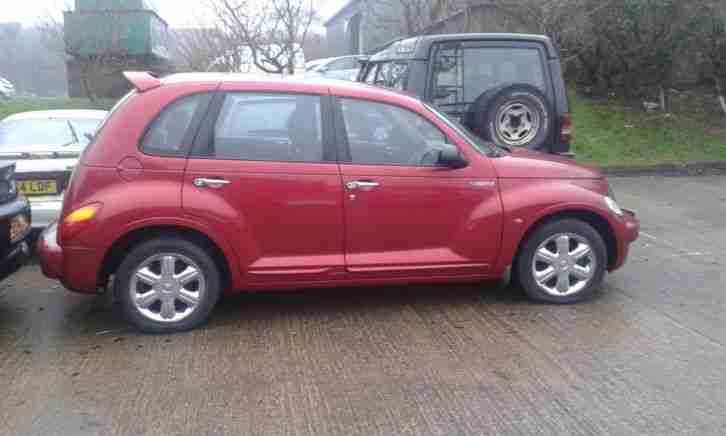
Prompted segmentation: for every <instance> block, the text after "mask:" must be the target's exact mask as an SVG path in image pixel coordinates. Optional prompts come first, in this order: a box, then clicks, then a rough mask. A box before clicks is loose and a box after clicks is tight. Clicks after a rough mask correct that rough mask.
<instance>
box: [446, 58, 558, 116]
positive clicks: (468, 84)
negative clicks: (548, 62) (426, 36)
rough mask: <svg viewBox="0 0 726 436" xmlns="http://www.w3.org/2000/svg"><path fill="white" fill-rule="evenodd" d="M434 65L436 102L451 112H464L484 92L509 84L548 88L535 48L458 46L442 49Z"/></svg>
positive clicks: (544, 90) (544, 89) (543, 89)
mask: <svg viewBox="0 0 726 436" xmlns="http://www.w3.org/2000/svg"><path fill="white" fill-rule="evenodd" d="M434 65H435V67H434V77H433V80H434V82H433V83H434V103H436V105H437V106H440V107H442V108H444V109H445V110H446V111H447V112H449V113H457V114H458V113H463V112H464V111H466V109H467V108H468V105H470V104H471V103H473V102H474V100H476V99H477V98H478V97H479V96H480V95H481V94H483V93H484V92H486V91H488V90H490V89H492V88H495V87H497V86H499V85H503V84H505V83H526V84H529V85H533V86H536V87H537V88H539V89H541V90H542V91H543V92H546V91H547V89H546V87H545V75H544V69H543V66H542V61H541V57H540V52H539V50H537V49H535V48H499V47H462V46H460V45H455V46H452V47H450V48H449V47H446V48H444V49H442V50H439V52H438V53H437V57H436V61H435V63H434Z"/></svg>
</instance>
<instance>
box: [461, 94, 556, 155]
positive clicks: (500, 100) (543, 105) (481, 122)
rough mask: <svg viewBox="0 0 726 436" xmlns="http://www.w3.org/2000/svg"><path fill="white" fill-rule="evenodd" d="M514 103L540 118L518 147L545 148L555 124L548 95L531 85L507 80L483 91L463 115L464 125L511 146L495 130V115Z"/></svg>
mask: <svg viewBox="0 0 726 436" xmlns="http://www.w3.org/2000/svg"><path fill="white" fill-rule="evenodd" d="M513 104H519V105H522V106H524V107H526V108H527V109H528V110H529V111H531V113H532V114H536V116H537V117H538V119H539V123H538V128H537V129H536V134H534V135H533V136H532V137H531V139H528V140H526V141H525V142H523V143H522V144H519V145H518V146H521V147H525V148H528V149H531V150H542V151H547V150H546V148H547V146H548V144H549V143H550V139H551V137H552V132H553V129H554V125H555V113H554V109H553V108H552V105H551V104H550V102H549V100H548V99H547V96H545V95H544V93H543V92H542V91H540V90H539V89H538V88H536V87H534V86H532V85H526V84H520V83H514V84H512V83H510V84H506V85H500V86H498V87H496V88H493V89H490V90H489V91H487V92H485V93H483V94H482V95H480V96H479V97H478V98H477V99H476V100H475V101H474V103H473V104H472V105H471V108H470V109H469V112H468V113H467V115H466V125H467V127H468V128H469V129H470V130H472V131H473V132H474V133H476V134H477V135H479V136H480V137H481V138H482V139H484V140H485V141H491V142H494V143H495V144H498V145H502V146H512V143H511V140H508V139H507V138H506V137H505V136H504V135H503V134H502V133H501V132H500V131H499V130H498V129H497V114H498V113H499V112H500V111H501V110H503V109H505V108H507V107H509V106H511V105H513Z"/></svg>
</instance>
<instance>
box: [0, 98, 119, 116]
mask: <svg viewBox="0 0 726 436" xmlns="http://www.w3.org/2000/svg"><path fill="white" fill-rule="evenodd" d="M113 104H114V100H100V101H99V102H98V103H97V104H93V103H91V101H90V100H87V99H84V98H44V97H17V98H12V99H9V100H3V99H0V120H2V119H3V118H5V117H7V116H8V115H12V114H15V113H18V112H29V111H45V110H54V109H101V110H108V109H109V108H111V106H113Z"/></svg>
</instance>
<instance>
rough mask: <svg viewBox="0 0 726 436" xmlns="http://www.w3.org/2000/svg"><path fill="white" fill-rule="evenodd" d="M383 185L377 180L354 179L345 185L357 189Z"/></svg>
mask: <svg viewBox="0 0 726 436" xmlns="http://www.w3.org/2000/svg"><path fill="white" fill-rule="evenodd" d="M379 186H381V184H380V183H377V182H369V181H366V180H354V181H352V182H347V183H346V184H345V187H346V188H348V189H350V190H351V191H352V190H355V189H373V188H377V187H379Z"/></svg>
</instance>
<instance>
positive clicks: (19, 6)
mask: <svg viewBox="0 0 726 436" xmlns="http://www.w3.org/2000/svg"><path fill="white" fill-rule="evenodd" d="M260 1H265V0H260ZM318 2H319V4H320V14H321V15H322V17H323V18H328V17H329V16H330V15H332V14H334V13H335V12H336V11H337V10H338V8H340V7H341V6H342V5H343V4H345V2H346V0H318ZM0 3H2V7H0V23H3V22H21V23H23V25H31V24H33V23H35V22H37V21H38V19H39V18H40V17H43V16H47V14H50V13H54V14H57V13H58V11H60V10H63V9H65V8H66V5H68V4H70V5H73V4H74V2H73V1H72V0H0ZM149 4H151V5H154V6H155V7H156V10H157V11H158V12H159V15H161V17H162V18H164V19H165V20H166V21H168V22H169V25H170V26H172V27H184V26H194V25H195V24H198V22H199V19H200V18H201V17H200V15H201V13H202V12H201V11H203V10H204V6H203V4H204V0H149Z"/></svg>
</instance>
